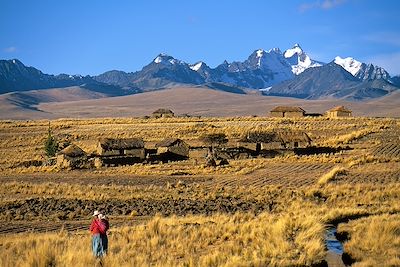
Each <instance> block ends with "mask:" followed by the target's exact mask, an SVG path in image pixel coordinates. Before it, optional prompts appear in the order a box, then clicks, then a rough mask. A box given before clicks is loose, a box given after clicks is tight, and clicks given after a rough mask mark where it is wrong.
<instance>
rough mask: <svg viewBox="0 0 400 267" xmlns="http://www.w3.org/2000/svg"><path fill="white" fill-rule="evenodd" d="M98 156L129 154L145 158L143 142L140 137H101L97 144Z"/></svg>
mask: <svg viewBox="0 0 400 267" xmlns="http://www.w3.org/2000/svg"><path fill="white" fill-rule="evenodd" d="M97 154H98V155H99V156H129V157H136V158H140V159H144V158H145V149H144V142H143V140H142V139H141V138H126V139H112V138H103V139H100V140H99V143H98V144H97Z"/></svg>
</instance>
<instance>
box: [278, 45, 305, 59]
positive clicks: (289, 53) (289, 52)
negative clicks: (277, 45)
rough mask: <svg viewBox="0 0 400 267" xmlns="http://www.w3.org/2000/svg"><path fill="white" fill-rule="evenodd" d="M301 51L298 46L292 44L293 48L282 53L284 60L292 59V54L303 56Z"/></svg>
mask: <svg viewBox="0 0 400 267" xmlns="http://www.w3.org/2000/svg"><path fill="white" fill-rule="evenodd" d="M303 53H304V52H303V49H301V47H300V45H299V44H294V46H293V48H290V49H288V50H286V51H285V53H283V56H284V57H285V58H289V57H292V56H293V55H294V54H303Z"/></svg>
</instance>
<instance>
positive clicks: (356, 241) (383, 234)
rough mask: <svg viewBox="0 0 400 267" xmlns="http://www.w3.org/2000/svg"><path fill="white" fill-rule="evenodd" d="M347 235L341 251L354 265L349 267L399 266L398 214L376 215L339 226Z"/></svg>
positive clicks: (399, 237) (399, 230)
mask: <svg viewBox="0 0 400 267" xmlns="http://www.w3.org/2000/svg"><path fill="white" fill-rule="evenodd" d="M338 231H339V232H341V231H342V232H343V231H345V232H348V233H349V235H350V240H348V241H347V242H345V244H344V250H345V252H346V253H348V254H349V255H350V257H351V258H353V259H354V260H355V261H356V263H355V264H354V265H352V266H400V249H399V248H400V215H399V214H396V215H389V214H384V215H377V216H371V217H368V218H363V219H359V220H355V221H352V222H350V223H348V224H341V225H339V228H338Z"/></svg>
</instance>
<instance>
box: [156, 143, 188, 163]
mask: <svg viewBox="0 0 400 267" xmlns="http://www.w3.org/2000/svg"><path fill="white" fill-rule="evenodd" d="M156 148H157V155H158V156H159V157H160V158H161V159H163V160H183V159H187V158H188V157H189V145H188V144H187V143H186V142H185V141H183V140H181V139H179V138H165V139H164V140H162V141H161V142H159V143H157V144H156Z"/></svg>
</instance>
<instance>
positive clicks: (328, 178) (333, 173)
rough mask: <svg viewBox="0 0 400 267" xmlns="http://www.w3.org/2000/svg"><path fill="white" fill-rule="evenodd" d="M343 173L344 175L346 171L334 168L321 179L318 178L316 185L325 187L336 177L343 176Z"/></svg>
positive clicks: (342, 168)
mask: <svg viewBox="0 0 400 267" xmlns="http://www.w3.org/2000/svg"><path fill="white" fill-rule="evenodd" d="M345 173H346V169H345V168H344V167H334V168H333V169H331V170H330V171H329V172H328V173H326V174H324V175H322V176H321V178H319V180H318V184H319V185H325V184H327V183H329V182H330V181H332V180H334V179H335V177H336V176H337V175H339V174H345Z"/></svg>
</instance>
